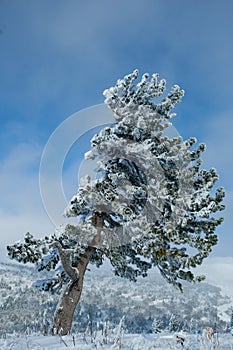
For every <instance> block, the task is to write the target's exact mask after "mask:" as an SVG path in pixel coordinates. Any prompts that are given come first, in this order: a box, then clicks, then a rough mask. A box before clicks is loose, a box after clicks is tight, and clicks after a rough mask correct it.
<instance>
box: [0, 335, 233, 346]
mask: <svg viewBox="0 0 233 350" xmlns="http://www.w3.org/2000/svg"><path fill="white" fill-rule="evenodd" d="M0 349H1V350H27V349H29V350H30V349H31V350H55V349H56V350H65V349H73V350H118V349H121V350H171V349H174V350H176V349H183V350H232V349H233V337H232V336H231V335H230V334H221V335H216V334H215V337H214V340H213V341H208V340H206V339H205V338H204V337H202V336H201V335H193V334H192V335H189V334H188V335H185V342H184V346H183V347H182V345H180V344H177V343H176V334H161V335H142V334H126V335H124V336H123V337H122V338H120V339H119V338H118V339H113V340H112V341H111V340H108V344H104V342H103V338H102V337H101V336H98V335H97V336H96V337H95V339H91V338H85V339H84V337H83V335H75V336H65V337H59V336H42V335H33V336H25V337H17V336H15V337H10V338H7V339H0Z"/></svg>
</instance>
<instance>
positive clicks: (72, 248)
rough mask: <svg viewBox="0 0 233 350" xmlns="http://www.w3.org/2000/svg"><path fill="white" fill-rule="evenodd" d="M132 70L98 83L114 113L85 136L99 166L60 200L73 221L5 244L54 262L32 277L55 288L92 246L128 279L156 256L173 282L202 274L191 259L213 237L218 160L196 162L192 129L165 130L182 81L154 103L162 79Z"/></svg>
mask: <svg viewBox="0 0 233 350" xmlns="http://www.w3.org/2000/svg"><path fill="white" fill-rule="evenodd" d="M137 78H138V71H137V70H135V71H134V72H133V73H132V74H129V75H127V76H126V77H124V78H123V79H122V80H118V81H117V84H116V86H114V87H111V88H110V89H108V90H106V91H104V96H105V103H106V104H107V105H108V107H109V108H110V109H111V110H112V112H113V114H114V116H115V119H116V122H115V124H114V125H113V126H112V127H106V128H104V129H103V130H101V131H100V133H99V134H97V135H95V136H94V137H93V138H92V140H91V149H90V151H89V152H87V154H86V158H87V159H90V158H91V159H96V160H97V161H98V176H97V177H96V179H94V180H91V178H90V177H89V176H88V174H87V176H86V177H85V178H84V179H82V180H81V182H80V184H79V189H78V193H77V194H76V195H75V196H74V197H73V198H72V199H71V201H70V204H69V206H68V208H66V211H65V213H66V215H67V216H68V217H69V216H79V218H80V219H81V220H80V221H79V224H77V225H76V226H71V225H68V226H66V227H63V228H62V229H61V230H60V231H59V232H57V233H56V234H55V235H52V236H50V237H47V238H44V239H41V240H37V239H35V238H33V237H32V236H31V235H30V234H27V235H26V236H25V240H24V242H22V243H20V242H18V243H15V244H14V245H12V246H10V247H8V254H9V256H10V257H11V258H13V259H16V260H17V261H20V262H23V263H27V262H32V263H35V264H36V267H37V269H38V270H39V271H43V270H55V276H53V277H52V278H51V279H50V280H44V281H42V282H41V283H37V284H36V285H37V286H38V287H39V288H40V289H43V290H51V291H55V290H57V289H59V287H61V286H62V285H63V284H64V283H67V281H68V280H70V279H71V280H74V281H75V280H76V279H78V278H79V272H80V269H79V268H77V267H78V266H79V267H80V266H81V265H79V262H80V260H81V259H84V258H85V256H86V255H85V254H86V250H87V248H88V247H90V246H91V247H94V249H93V254H92V257H91V262H92V263H94V264H96V265H97V266H100V265H101V264H102V261H103V259H104V258H108V259H109V260H110V262H111V264H112V266H113V267H114V271H115V274H116V275H118V276H121V277H126V278H128V279H130V280H136V279H137V277H138V276H140V275H142V276H144V277H145V276H146V275H147V272H148V270H149V269H150V268H152V267H153V266H156V267H157V268H158V269H159V271H160V272H161V274H162V276H163V277H164V278H165V279H166V280H167V281H168V282H169V283H172V284H174V285H176V286H178V287H179V288H180V289H181V288H182V284H181V281H182V280H188V281H195V280H198V281H199V280H201V279H202V277H198V276H197V277H195V275H194V273H193V270H192V269H193V268H195V267H196V266H197V265H200V264H201V263H202V262H203V259H205V258H206V257H207V256H208V255H209V253H210V252H211V250H212V247H213V246H214V245H215V244H216V243H217V235H216V234H215V229H216V227H217V226H218V225H219V224H221V222H222V218H216V217H215V213H216V212H218V211H220V210H222V209H223V208H224V206H223V205H222V204H221V202H222V200H223V197H224V190H223V188H219V189H217V190H216V191H215V193H214V191H213V186H214V184H215V182H216V180H217V179H218V175H217V172H216V170H215V169H210V170H205V169H202V168H201V161H200V156H201V153H202V152H203V151H204V150H205V146H204V145H203V144H200V145H199V146H198V147H197V148H196V149H195V148H194V147H193V146H194V144H195V143H196V139H195V138H193V137H192V138H190V139H189V140H186V141H183V140H182V138H181V137H169V132H168V128H169V127H170V126H171V123H170V121H169V120H170V119H171V118H172V117H174V116H175V114H174V113H171V111H172V109H173V108H174V106H175V105H176V104H177V103H179V102H180V100H181V98H182V97H183V95H184V91H183V90H181V89H180V88H179V87H178V86H177V85H175V86H174V87H173V88H172V89H171V91H170V92H169V93H168V95H167V96H166V97H165V98H164V99H163V100H162V102H158V103H156V98H157V97H160V96H161V95H162V94H163V93H164V91H165V87H166V83H165V80H159V79H158V74H154V75H152V78H151V79H149V75H148V74H144V75H143V76H142V79H141V81H139V82H138V83H137V82H136V80H137ZM212 192H213V193H212ZM59 261H60V262H61V263H62V265H59V264H60V263H59ZM78 270H79V271H78Z"/></svg>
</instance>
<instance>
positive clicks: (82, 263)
mask: <svg viewBox="0 0 233 350" xmlns="http://www.w3.org/2000/svg"><path fill="white" fill-rule="evenodd" d="M95 249H96V248H95V247H91V246H88V247H87V249H86V251H85V253H84V254H82V255H81V256H80V259H79V261H78V264H77V270H78V278H77V279H76V280H72V279H71V281H70V282H69V284H68V286H67V287H66V289H65V291H64V293H63V295H62V298H61V301H60V305H59V306H58V308H57V310H56V312H55V315H54V325H53V334H60V335H66V334H67V333H69V331H70V329H71V326H72V320H73V316H74V311H75V309H76V306H77V304H78V302H79V300H80V297H81V294H82V288H83V278H84V274H85V271H86V268H87V265H88V263H89V261H90V258H91V256H92V254H93V252H94V251H95Z"/></svg>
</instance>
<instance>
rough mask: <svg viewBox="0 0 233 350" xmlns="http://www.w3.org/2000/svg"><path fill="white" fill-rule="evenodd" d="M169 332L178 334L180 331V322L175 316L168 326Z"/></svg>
mask: <svg viewBox="0 0 233 350" xmlns="http://www.w3.org/2000/svg"><path fill="white" fill-rule="evenodd" d="M168 329H169V332H177V331H179V330H180V322H179V320H178V318H177V317H176V316H175V315H172V316H171V318H170V320H169V325H168Z"/></svg>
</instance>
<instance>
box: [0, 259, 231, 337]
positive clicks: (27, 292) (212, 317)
mask: <svg viewBox="0 0 233 350" xmlns="http://www.w3.org/2000/svg"><path fill="white" fill-rule="evenodd" d="M38 277H39V274H38V273H37V272H36V271H35V270H34V269H33V268H32V267H27V266H24V265H19V264H6V263H5V264H4V263H2V264H0V338H3V337H6V336H7V337H8V336H9V334H12V333H17V334H19V335H25V334H28V335H30V334H32V333H37V334H38V333H42V334H45V335H46V334H47V333H48V332H49V330H50V327H51V325H52V322H53V312H54V309H55V307H56V303H57V301H58V298H59V296H58V295H50V294H48V293H46V292H39V291H37V290H36V289H35V288H33V287H32V283H33V282H34V281H35V280H36V279H38ZM40 277H41V278H43V276H40ZM232 306H233V305H232V299H231V298H229V297H227V296H226V295H223V294H222V292H221V289H220V288H219V287H216V286H213V285H210V284H206V283H200V284H188V283H186V284H185V285H184V293H182V294H181V293H180V292H179V291H178V290H176V289H175V288H174V287H172V286H171V285H168V284H167V283H166V282H165V281H164V280H163V279H162V278H161V277H160V276H159V275H158V274H157V273H156V272H155V271H154V272H152V273H151V274H150V275H149V276H148V278H145V279H142V278H141V279H139V281H138V282H137V283H134V282H129V281H127V280H124V279H121V278H118V277H114V276H113V275H112V274H111V272H110V271H109V268H108V267H105V268H103V269H97V268H95V269H92V270H91V271H88V272H87V274H86V277H85V283H84V290H83V295H82V300H81V302H80V305H79V306H78V308H77V312H76V315H75V319H74V323H73V330H72V331H73V332H74V333H76V332H77V331H79V332H80V331H81V332H86V331H87V329H88V327H91V328H92V330H96V331H98V330H101V329H103V327H105V325H106V324H108V327H109V328H110V329H114V328H117V327H118V325H119V323H120V320H121V319H122V317H124V331H126V332H128V333H138V334H140V333H151V332H152V323H153V321H154V320H157V319H160V320H162V321H163V328H164V329H167V330H169V329H170V330H171V329H172V327H173V328H174V329H173V330H180V329H185V330H186V331H188V332H196V331H200V330H201V329H203V328H204V327H206V326H212V327H216V329H217V330H218V331H219V332H223V331H225V329H226V326H227V322H229V321H230V317H231V311H232ZM171 320H173V325H172V324H171V323H172V322H171ZM174 320H175V322H174Z"/></svg>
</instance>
